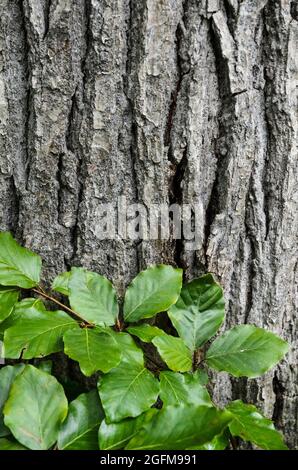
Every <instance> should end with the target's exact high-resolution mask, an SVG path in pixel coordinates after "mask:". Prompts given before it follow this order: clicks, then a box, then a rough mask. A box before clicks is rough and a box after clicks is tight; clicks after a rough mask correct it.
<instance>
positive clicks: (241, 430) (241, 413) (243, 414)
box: [227, 400, 287, 450]
mask: <svg viewBox="0 0 298 470" xmlns="http://www.w3.org/2000/svg"><path fill="white" fill-rule="evenodd" d="M227 410H228V411H229V412H230V413H232V415H233V417H234V419H233V421H231V422H230V424H229V429H230V432H231V434H232V435H233V436H239V437H241V439H243V440H244V441H250V442H252V443H253V444H256V445H257V446H258V447H260V448H261V449H265V450H287V446H286V445H285V443H284V442H283V438H282V435H281V434H280V433H279V432H278V431H277V430H276V429H275V428H274V424H273V423H272V421H270V419H267V418H264V416H262V415H261V413H260V412H259V410H258V409H257V408H256V407H255V406H253V405H247V404H245V403H243V402H242V401H241V400H236V401H233V402H232V403H230V404H229V405H228V406H227Z"/></svg>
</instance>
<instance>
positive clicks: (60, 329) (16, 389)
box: [0, 232, 288, 450]
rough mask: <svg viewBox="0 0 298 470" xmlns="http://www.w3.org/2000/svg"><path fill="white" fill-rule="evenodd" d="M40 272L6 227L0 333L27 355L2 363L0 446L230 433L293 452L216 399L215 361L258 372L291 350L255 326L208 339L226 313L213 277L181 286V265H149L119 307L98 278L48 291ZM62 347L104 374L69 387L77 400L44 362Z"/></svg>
mask: <svg viewBox="0 0 298 470" xmlns="http://www.w3.org/2000/svg"><path fill="white" fill-rule="evenodd" d="M40 271H41V260H40V258H39V256H37V255H35V254H34V253H32V252H31V251H29V250H27V249H25V248H23V247H21V246H19V245H18V244H17V242H16V241H15V240H14V239H13V237H12V236H11V235H10V234H9V233H7V232H5V233H0V335H1V337H2V338H3V340H4V347H3V350H4V357H5V358H7V359H18V360H19V361H20V363H19V364H17V365H7V366H3V367H2V368H1V370H0V449H2V450H9V449H15V450H25V449H33V450H46V449H59V450H71V449H74V450H76V449H79V450H96V449H102V450H104V449H105V450H110V449H132V450H137V449H152V450H154V449H157V450H158V449H161V450H170V449H174V450H175V449H178V450H183V449H201V450H205V449H206V450H218V449H225V448H229V446H230V442H233V446H235V438H236V440H239V439H243V440H246V441H249V442H251V443H252V444H254V445H255V446H257V447H259V448H261V449H281V450H284V449H286V448H287V447H286V445H285V444H284V442H283V439H282V436H281V434H280V433H279V432H278V431H277V430H276V429H275V428H274V425H273V423H272V421H270V420H269V419H267V418H265V417H264V416H263V415H262V414H261V412H260V411H259V410H257V409H256V408H255V406H253V405H250V404H246V403H243V402H242V401H240V400H236V401H234V402H231V403H230V404H228V406H227V407H226V408H225V409H219V408H218V407H217V406H216V404H214V403H213V401H212V398H211V396H210V387H209V385H208V368H211V369H213V370H215V371H225V372H228V373H230V374H232V375H233V376H235V377H241V376H244V377H248V378H252V377H258V376H260V375H261V374H264V373H265V372H267V371H268V370H269V369H270V368H272V367H273V366H274V365H276V364H277V363H278V362H279V361H280V360H281V359H282V358H283V357H284V355H285V353H286V352H287V350H288V345H287V343H286V342H285V341H283V340H282V339H281V338H279V337H277V336H276V335H275V334H273V333H271V332H268V331H265V330H264V329H262V328H259V327H257V326H254V325H238V326H236V327H234V328H232V329H230V330H228V331H226V332H224V333H223V334H221V335H219V336H217V338H216V339H215V340H214V341H213V342H212V343H211V345H210V340H211V339H212V338H213V337H214V336H215V335H216V334H217V333H218V330H219V328H220V327H221V325H222V323H223V320H224V295H223V290H222V287H221V286H220V285H219V284H218V283H217V282H216V280H215V279H214V277H213V276H212V275H211V274H206V275H204V276H201V277H200V278H198V279H194V280H192V281H191V282H189V283H187V284H185V285H184V286H182V270H181V269H177V268H174V267H172V266H165V265H157V266H150V267H148V268H147V269H146V270H145V271H142V272H141V273H139V274H138V276H137V277H136V278H135V279H134V280H133V281H132V283H131V285H130V286H129V287H128V289H127V291H126V294H125V297H124V299H123V300H124V301H123V311H122V309H121V308H120V307H119V305H122V302H119V304H118V300H117V293H116V291H115V289H114V287H113V285H112V284H111V282H110V281H109V280H108V279H106V278H105V277H103V276H101V275H99V274H96V273H92V272H89V271H87V270H86V269H83V268H72V270H71V271H70V272H67V273H62V274H60V275H59V276H57V277H56V279H54V281H53V283H52V291H53V292H52V293H48V292H45V290H44V288H43V287H42V285H41V281H40ZM55 292H56V294H55ZM62 296H64V299H65V300H64V302H62V301H61V298H62ZM20 299H21V300H20ZM55 304H56V305H58V306H59V309H58V310H57V309H56V310H54V309H53V306H54V305H55ZM157 314H159V315H157ZM165 317H167V319H166V318H165ZM145 319H149V320H147V322H146V321H145ZM161 325H163V328H162V327H161ZM164 325H166V326H164ZM61 351H63V353H64V354H66V355H67V356H68V357H69V358H71V359H72V360H73V361H76V362H77V363H78V365H79V367H80V370H81V372H82V374H83V375H85V376H87V377H89V376H91V375H92V376H93V377H94V378H96V380H97V388H93V389H92V390H91V391H87V390H82V392H84V393H80V392H77V393H76V394H75V389H76V388H75V387H73V390H72V391H73V393H74V394H75V395H72V397H71V400H72V401H71V402H70V403H68V399H67V397H69V385H68V386H66V385H65V384H64V388H63V386H62V385H61V383H60V382H61V380H62V379H61V378H60V377H59V375H58V376H57V374H56V375H53V372H52V362H51V357H49V356H51V355H52V354H53V353H57V352H60V354H61ZM44 358H45V359H44ZM24 360H26V361H25V362H24ZM59 381H60V382H59ZM78 390H79V387H78Z"/></svg>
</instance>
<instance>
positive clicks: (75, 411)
mask: <svg viewBox="0 0 298 470" xmlns="http://www.w3.org/2000/svg"><path fill="white" fill-rule="evenodd" d="M103 418H104V414H103V410H102V407H101V404H100V401H99V398H98V393H97V391H96V390H92V391H91V392H89V393H83V394H82V395H80V396H79V397H78V398H76V400H74V401H72V402H71V403H70V405H69V409H68V415H67V418H66V420H65V421H64V423H63V424H62V426H61V429H60V431H59V435H58V448H59V449H60V450H98V427H99V425H100V423H101V421H102V420H103Z"/></svg>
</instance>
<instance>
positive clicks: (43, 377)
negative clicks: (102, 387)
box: [4, 365, 68, 450]
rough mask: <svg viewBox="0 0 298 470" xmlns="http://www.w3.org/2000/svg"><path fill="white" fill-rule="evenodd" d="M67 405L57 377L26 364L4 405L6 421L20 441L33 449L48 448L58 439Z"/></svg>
mask: <svg viewBox="0 0 298 470" xmlns="http://www.w3.org/2000/svg"><path fill="white" fill-rule="evenodd" d="M67 407H68V403H67V400H66V397H65V395H64V391H63V388H62V386H61V385H60V384H59V383H58V382H57V380H56V379H55V378H54V377H52V376H51V375H49V374H47V373H45V372H42V371H40V370H38V369H36V368H35V367H33V366H30V365H27V366H25V368H24V370H23V372H22V373H21V374H19V375H18V376H17V378H16V379H15V381H14V382H13V384H12V387H11V390H10V393H9V398H8V400H7V402H6V404H5V406H4V422H5V424H6V426H8V427H9V429H10V430H11V432H12V434H13V435H14V437H15V438H16V439H17V440H18V441H19V442H20V443H21V444H23V445H24V446H26V447H28V448H29V449H32V450H46V449H49V448H50V447H51V446H52V445H53V444H54V443H55V442H56V440H57V437H58V431H59V427H60V425H61V423H62V422H63V420H64V419H65V417H66V415H67Z"/></svg>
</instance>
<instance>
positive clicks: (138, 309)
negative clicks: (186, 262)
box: [124, 265, 183, 323]
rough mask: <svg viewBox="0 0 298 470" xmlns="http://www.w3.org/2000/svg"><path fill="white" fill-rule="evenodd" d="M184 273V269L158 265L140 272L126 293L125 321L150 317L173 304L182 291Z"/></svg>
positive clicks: (135, 320)
mask: <svg viewBox="0 0 298 470" xmlns="http://www.w3.org/2000/svg"><path fill="white" fill-rule="evenodd" d="M182 273H183V272H182V269H176V268H173V267H172V266H167V265H157V266H151V267H150V268H147V269H146V270H145V271H142V272H141V273H140V274H138V275H137V277H136V278H135V279H134V280H133V281H132V283H131V284H130V286H129V287H128V289H127V291H126V294H125V300H124V319H125V321H127V322H130V323H131V322H137V321H139V320H140V319H141V318H150V317H153V316H154V315H155V314H156V313H159V312H163V311H165V310H167V309H168V308H169V307H170V306H171V305H173V304H174V303H175V302H176V301H177V299H178V297H179V294H180V291H181V287H182Z"/></svg>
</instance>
